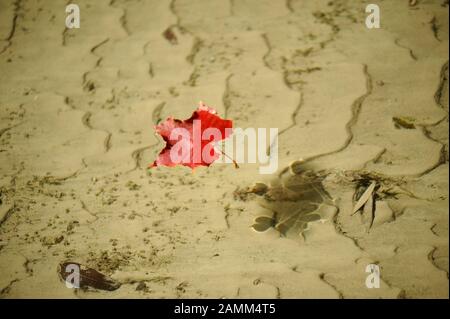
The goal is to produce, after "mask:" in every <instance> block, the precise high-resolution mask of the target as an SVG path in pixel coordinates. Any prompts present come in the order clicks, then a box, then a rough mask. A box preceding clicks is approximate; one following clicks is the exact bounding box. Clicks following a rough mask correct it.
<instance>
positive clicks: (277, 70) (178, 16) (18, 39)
mask: <svg viewBox="0 0 450 319" xmlns="http://www.w3.org/2000/svg"><path fill="white" fill-rule="evenodd" d="M51 3H52V4H51V5H50V3H49V2H47V1H45V2H44V1H39V0H27V1H26V0H22V1H21V0H18V1H13V0H4V1H3V0H2V1H0V296H1V297H3V298H28V297H32V298H34V297H41V298H50V297H60V298H111V297H112V298H117V297H125V298H136V297H137V298H194V297H200V298H206V297H210V298H218V297H225V298H234V297H236V298H256V297H258V298H259V297H261V298H432V297H437V298H448V292H449V284H448V268H449V266H448V251H449V248H448V242H449V231H448V225H449V220H448V217H449V210H448V204H449V202H448V201H449V199H448V191H449V188H448V173H449V172H448V169H449V164H448V158H449V156H448V23H449V19H448V2H447V3H446V2H445V1H439V0H436V1H426V0H419V1H417V4H416V5H415V6H410V5H409V4H408V1H407V0H403V1H400V0H399V1H387V0H386V1H381V0H380V1H377V3H378V4H379V6H380V9H381V28H380V29H367V28H366V26H365V18H366V13H365V11H364V10H365V6H366V2H364V1H350V0H348V1H345V0H333V1H329V0H327V1H296V0H287V1H275V0H234V1H233V0H230V1H226V0H195V1H193V0H173V1H168V0H164V1H159V0H158V1H156V0H155V1H138V0H130V1H125V0H116V1H114V0H113V1H110V0H107V1H106V0H96V1H87V0H79V1H76V3H77V4H79V6H80V10H81V28H80V29H66V28H65V24H64V21H65V18H66V14H65V10H64V9H65V5H66V3H67V1H62V0H61V1H52V2H51ZM200 100H201V101H203V102H205V103H207V104H208V105H210V106H213V107H215V108H216V109H217V111H218V112H219V114H220V115H221V116H222V117H225V118H229V119H232V120H233V121H234V125H235V126H236V127H241V128H247V127H253V128H258V127H260V128H270V127H273V128H278V129H279V131H280V135H279V170H278V172H277V173H276V174H272V175H261V174H259V171H258V165H256V164H244V165H240V168H238V169H236V168H234V166H233V165H230V164H213V165H212V166H211V167H209V168H204V167H202V168H198V169H196V170H195V171H194V172H192V171H191V170H190V169H189V168H186V167H175V168H167V167H158V168H153V169H151V170H149V169H147V165H148V164H149V163H151V162H152V161H153V160H154V159H155V157H156V155H157V153H158V152H159V150H160V149H161V148H162V146H163V143H162V142H161V140H160V139H159V138H158V137H157V136H155V135H154V131H153V126H154V124H155V123H157V122H158V121H160V120H161V119H162V120H164V119H165V118H166V117H168V116H174V117H177V118H180V119H184V118H187V117H189V116H190V115H191V113H192V111H193V110H194V109H195V107H196V105H197V104H198V102H199V101H200ZM301 159H303V161H301ZM257 182H262V183H264V185H266V186H267V189H264V192H260V189H259V188H261V187H262V188H264V187H265V186H264V185H263V184H255V183H257ZM373 182H374V183H375V185H376V188H375V189H374V192H373V195H374V196H373V198H374V202H375V204H374V207H375V208H374V209H370V207H369V205H366V206H364V208H363V209H362V210H361V211H359V212H357V213H356V214H352V210H353V206H354V204H355V201H356V200H357V199H358V194H359V195H361V194H362V193H363V192H364V191H365V190H366V189H367V187H369V185H370V184H372V183H373ZM255 185H256V188H255ZM258 187H259V188H258ZM263 193H264V194H263ZM355 193H356V194H357V195H356V196H355ZM252 225H253V227H252ZM67 261H72V262H77V263H80V264H82V265H84V266H85V267H90V268H92V269H95V270H97V271H98V272H101V273H103V274H105V275H107V276H109V277H110V278H111V280H113V281H115V282H116V283H119V284H120V288H118V289H115V290H112V291H108V290H102V289H92V288H87V289H68V288H66V286H65V284H64V283H63V282H62V281H61V279H60V277H59V275H58V271H57V270H58V265H60V263H63V262H67ZM369 264H376V265H378V266H379V269H380V275H381V279H380V286H379V288H372V289H369V288H367V286H366V278H367V276H368V275H369V274H368V273H366V267H367V266H368V265H369Z"/></svg>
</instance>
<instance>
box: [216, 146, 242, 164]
mask: <svg viewBox="0 0 450 319" xmlns="http://www.w3.org/2000/svg"><path fill="white" fill-rule="evenodd" d="M218 151H219V152H220V153H222V154H223V155H225V156H226V157H227V158H228V159H230V160H232V161H233V164H234V167H235V168H239V165H238V164H237V163H236V161H235V160H234V159H232V158H231V157H230V156H228V155H227V154H225V152H223V151H221V150H218Z"/></svg>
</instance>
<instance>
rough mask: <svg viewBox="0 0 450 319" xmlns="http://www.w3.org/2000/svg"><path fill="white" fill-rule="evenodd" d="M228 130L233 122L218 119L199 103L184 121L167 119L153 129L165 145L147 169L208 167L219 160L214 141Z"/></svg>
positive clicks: (215, 113) (225, 134)
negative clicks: (177, 166) (176, 166)
mask: <svg viewBox="0 0 450 319" xmlns="http://www.w3.org/2000/svg"><path fill="white" fill-rule="evenodd" d="M232 127H233V121H231V120H224V119H222V118H220V117H219V116H218V115H217V112H216V110H214V109H213V108H210V107H208V106H206V105H205V104H203V103H202V102H200V106H199V107H198V109H197V110H195V111H194V113H192V116H191V117H190V118H188V119H187V120H184V121H181V120H178V119H174V118H173V117H169V118H168V119H167V120H166V121H164V122H162V123H160V124H158V125H157V126H155V130H156V132H157V133H158V134H160V135H161V137H162V138H163V139H164V141H165V142H166V145H165V147H164V148H163V149H162V150H161V152H160V153H159V155H158V157H157V158H156V160H155V161H154V162H153V164H151V165H150V167H155V166H175V165H184V166H189V167H191V168H192V169H194V168H195V167H197V166H209V165H211V163H213V162H214V161H215V160H216V159H217V158H219V154H218V153H217V152H216V150H215V149H214V142H219V141H221V140H223V139H225V138H227V137H228V136H229V135H230V134H231V129H232Z"/></svg>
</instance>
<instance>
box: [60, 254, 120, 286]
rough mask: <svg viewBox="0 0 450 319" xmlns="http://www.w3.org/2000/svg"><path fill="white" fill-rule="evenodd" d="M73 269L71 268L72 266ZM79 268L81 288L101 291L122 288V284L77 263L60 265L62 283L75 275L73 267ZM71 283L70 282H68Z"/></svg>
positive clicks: (69, 262) (67, 262)
mask: <svg viewBox="0 0 450 319" xmlns="http://www.w3.org/2000/svg"><path fill="white" fill-rule="evenodd" d="M71 265H72V267H69V266H71ZM74 266H75V267H78V269H79V272H80V282H79V285H80V286H79V288H82V289H86V288H89V287H90V288H94V289H100V290H107V291H113V290H116V289H118V288H119V287H120V285H121V284H120V283H119V282H117V281H115V280H113V279H111V278H109V277H107V276H106V275H104V274H102V273H100V272H98V271H97V270H95V269H93V268H88V267H86V266H83V265H81V264H79V263H76V262H71V261H66V262H62V263H60V264H59V267H58V274H59V277H60V278H61V280H62V281H64V282H66V279H68V276H69V275H71V274H73V267H74ZM67 281H69V282H70V280H67Z"/></svg>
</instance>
